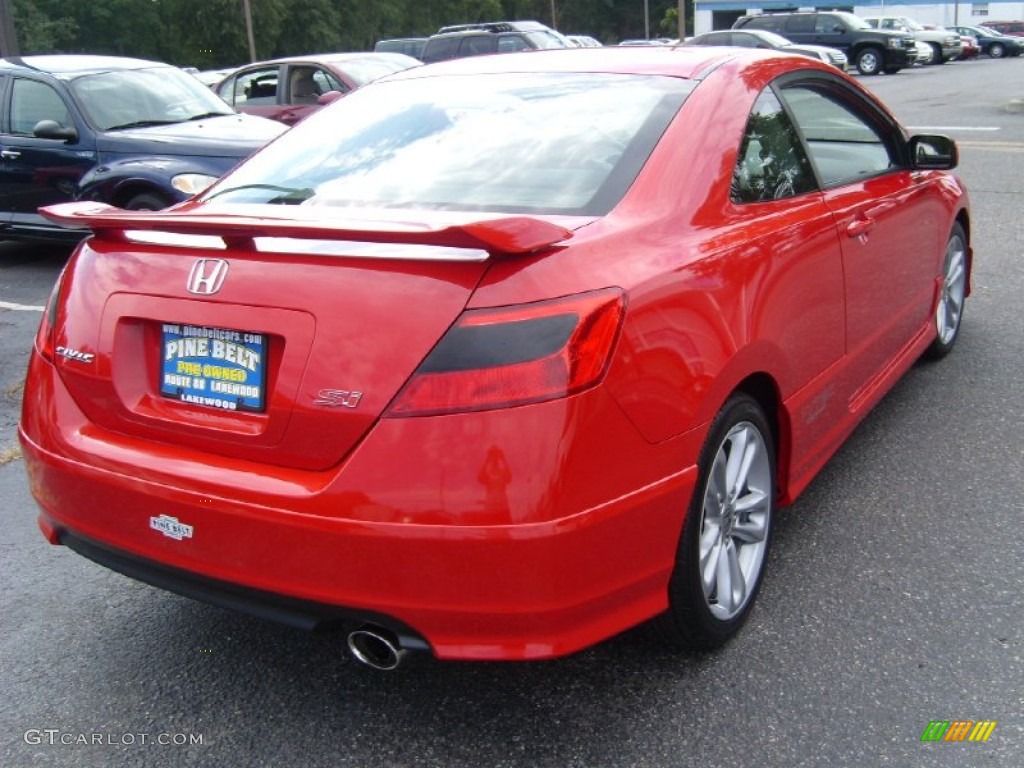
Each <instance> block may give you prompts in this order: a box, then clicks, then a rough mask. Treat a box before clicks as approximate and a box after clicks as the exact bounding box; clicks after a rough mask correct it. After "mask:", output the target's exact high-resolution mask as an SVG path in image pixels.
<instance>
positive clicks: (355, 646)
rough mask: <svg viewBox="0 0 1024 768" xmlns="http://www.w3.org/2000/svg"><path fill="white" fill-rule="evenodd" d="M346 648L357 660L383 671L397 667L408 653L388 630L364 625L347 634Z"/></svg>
mask: <svg viewBox="0 0 1024 768" xmlns="http://www.w3.org/2000/svg"><path fill="white" fill-rule="evenodd" d="M348 649H349V650H350V651H351V652H352V655H353V656H354V657H355V658H356V660H357V661H360V662H362V663H363V664H365V665H366V666H368V667H373V668H374V669H378V670H381V671H385V672H388V671H390V670H392V669H398V666H399V665H400V664H401V663H402V659H404V658H405V655H406V654H407V653H408V651H407V650H406V649H404V648H402V647H401V646H400V645H399V644H398V640H396V639H395V637H394V636H393V635H391V633H390V632H388V631H387V630H384V629H377V628H376V627H364V628H363V629H357V630H356V631H355V632H351V633H350V634H349V636H348Z"/></svg>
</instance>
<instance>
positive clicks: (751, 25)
mask: <svg viewBox="0 0 1024 768" xmlns="http://www.w3.org/2000/svg"><path fill="white" fill-rule="evenodd" d="M743 26H744V28H746V29H770V30H774V29H776V28H777V27H778V26H779V25H778V24H777V23H776V19H774V18H772V16H771V15H770V14H762V15H760V16H754V17H753V18H751V19H750V21H748V22H747V23H746V24H744V25H743Z"/></svg>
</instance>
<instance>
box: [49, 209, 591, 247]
mask: <svg viewBox="0 0 1024 768" xmlns="http://www.w3.org/2000/svg"><path fill="white" fill-rule="evenodd" d="M39 213H40V214H42V215H43V216H45V217H46V218H47V219H49V220H50V221H52V222H55V223H56V224H59V225H61V226H62V227H68V228H71V229H81V228H87V229H91V230H92V231H93V233H95V235H96V237H98V238H101V239H103V240H120V241H127V240H129V239H130V238H129V237H128V236H127V235H126V233H127V232H131V231H150V232H169V233H173V234H182V235H207V236H214V237H219V238H221V239H222V240H223V241H224V245H225V246H227V247H228V248H241V249H246V248H248V249H254V248H255V240H256V238H261V237H289V238H297V239H302V240H354V241H358V242H368V243H399V244H408V245H436V246H444V247H449V248H475V249H482V250H486V251H487V252H489V253H492V254H493V253H507V254H519V253H532V252H534V251H537V250H540V249H541V248H547V247H549V246H552V245H554V244H555V243H559V242H561V241H563V240H567V239H568V238H570V237H572V231H571V230H568V229H565V228H564V227H560V226H558V225H557V224H552V223H551V222H549V221H544V220H542V219H535V218H532V217H529V216H503V217H496V218H480V219H472V218H469V217H467V220H466V221H465V222H458V223H442V224H437V225H434V224H432V223H430V222H426V221H396V220H388V221H374V220H373V219H344V218H332V219H328V218H323V217H320V218H315V219H312V218H311V219H305V220H303V219H277V218H270V217H263V216H253V215H237V214H230V213H224V212H223V211H218V212H216V213H213V212H210V213H206V212H198V211H195V210H194V209H193V210H190V211H173V210H172V211H126V210H122V209H120V208H115V207H113V206H111V205H106V204H104V203H94V202H77V203H62V204H60V205H51V206H49V207H46V208H40V209H39ZM463 215H464V214H463Z"/></svg>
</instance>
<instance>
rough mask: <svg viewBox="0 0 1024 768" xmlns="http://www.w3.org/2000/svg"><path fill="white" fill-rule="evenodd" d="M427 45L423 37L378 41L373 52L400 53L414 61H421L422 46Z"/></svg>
mask: <svg viewBox="0 0 1024 768" xmlns="http://www.w3.org/2000/svg"><path fill="white" fill-rule="evenodd" d="M426 44H427V38H425V37H401V38H395V39H392V40H378V41H377V43H376V45H374V46H373V50H374V51H375V52H377V53H402V54H405V55H406V56H412V57H413V58H414V59H420V60H422V59H423V46H424V45H426Z"/></svg>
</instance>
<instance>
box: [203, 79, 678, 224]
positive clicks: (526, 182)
mask: <svg viewBox="0 0 1024 768" xmlns="http://www.w3.org/2000/svg"><path fill="white" fill-rule="evenodd" d="M693 87H694V83H693V82H692V81H688V80H681V79H678V78H670V77H660V76H638V75H610V74H593V73H585V74H547V75H536V74H503V75H488V76H461V77H433V78H417V79H412V80H404V81H396V82H382V83H379V84H374V85H371V86H368V87H367V88H365V89H362V90H359V91H356V92H355V93H353V94H352V95H350V96H347V97H346V98H345V99H344V100H343V101H341V102H339V103H338V104H336V105H334V106H332V107H331V108H330V109H325V110H321V111H320V112H318V113H316V114H314V115H313V116H311V117H309V118H307V119H306V120H304V121H303V122H302V123H300V124H299V125H298V126H296V127H295V128H293V129H292V130H291V131H289V132H288V133H286V134H285V135H284V136H282V137H281V139H279V140H278V141H276V142H274V143H273V144H272V145H270V146H269V147H267V148H266V149H265V150H264V151H262V152H260V153H258V154H257V155H255V156H254V157H252V158H251V159H250V160H249V161H248V162H246V163H244V164H243V165H241V166H240V167H239V168H238V169H237V170H236V171H234V172H233V173H231V174H230V175H229V176H227V177H225V178H224V179H223V180H221V182H219V183H218V184H217V185H216V186H214V187H213V188H211V189H210V190H209V192H208V193H207V195H206V196H205V197H206V199H207V200H208V201H211V204H212V205H229V204H232V203H250V204H251V203H281V204H301V205H304V206H346V207H354V206H365V207H372V208H381V207H394V208H428V209H440V210H474V211H477V210H479V211H495V212H510V213H515V212H522V213H564V214H570V215H602V214H604V213H607V212H608V211H609V210H611V208H612V207H614V205H615V204H616V203H617V202H618V201H619V200H620V199H621V197H622V196H623V195H624V194H625V192H626V190H627V189H628V188H629V186H630V185H631V184H632V183H633V180H634V179H635V177H636V175H637V174H638V173H639V172H640V169H641V168H642V167H643V164H644V162H646V160H647V158H648V156H649V155H650V153H651V151H652V150H653V148H654V146H655V144H656V143H657V141H658V139H659V138H660V137H661V135H662V133H663V132H664V130H665V128H666V127H667V125H668V123H669V121H670V120H671V119H672V117H673V116H674V115H675V114H676V112H677V111H678V109H679V107H680V105H681V104H682V103H683V101H684V100H685V98H686V96H687V95H688V94H689V93H690V91H691V90H692V89H693Z"/></svg>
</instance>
